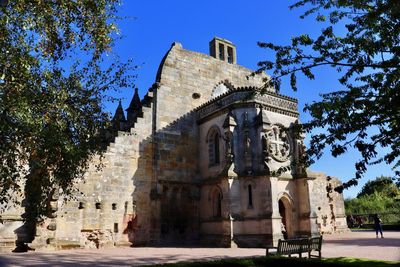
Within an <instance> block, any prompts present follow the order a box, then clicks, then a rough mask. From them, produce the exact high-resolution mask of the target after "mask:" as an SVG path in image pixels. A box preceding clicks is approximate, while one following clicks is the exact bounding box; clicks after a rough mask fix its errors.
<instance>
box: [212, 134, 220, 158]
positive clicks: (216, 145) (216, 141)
mask: <svg viewBox="0 0 400 267" xmlns="http://www.w3.org/2000/svg"><path fill="white" fill-rule="evenodd" d="M213 149H214V163H215V164H219V136H218V134H215V135H214V147H213Z"/></svg>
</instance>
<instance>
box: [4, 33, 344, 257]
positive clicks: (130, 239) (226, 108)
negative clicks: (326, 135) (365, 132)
mask: <svg viewBox="0 0 400 267" xmlns="http://www.w3.org/2000/svg"><path fill="white" fill-rule="evenodd" d="M210 52H211V55H212V56H208V55H204V54H200V53H196V52H192V51H188V50H185V49H183V48H182V45H181V44H179V43H174V44H173V45H172V47H171V49H170V50H169V51H168V52H167V54H166V55H165V57H164V58H163V60H162V62H161V64H160V67H159V69H158V72H157V77H156V82H155V83H154V84H153V86H152V87H151V88H150V89H149V91H148V92H147V94H146V95H145V97H144V98H143V99H142V100H140V98H139V96H138V92H137V90H136V91H135V94H134V97H133V99H132V101H131V103H130V106H129V107H128V109H127V110H126V111H127V116H126V117H125V114H124V111H123V109H122V105H121V104H120V105H119V106H118V108H117V110H116V114H115V116H114V119H113V124H114V130H115V131H116V137H115V140H114V141H113V142H111V143H110V145H109V146H108V148H107V151H106V153H105V154H104V156H103V159H102V166H103V167H102V168H101V169H100V170H99V169H98V168H97V165H98V163H99V159H98V158H93V160H92V163H91V165H90V167H89V169H88V171H87V174H86V175H85V179H84V180H82V181H78V182H77V187H78V188H79V189H80V192H81V193H82V194H78V195H77V196H75V198H74V200H69V201H66V200H64V197H63V196H62V193H61V194H60V195H59V196H58V195H55V196H54V198H53V199H52V202H51V206H52V210H53V211H54V212H53V215H54V216H52V217H53V218H48V219H46V220H45V221H44V222H43V223H41V224H40V225H38V227H37V233H36V236H35V240H34V241H33V243H32V244H30V246H31V247H35V248H38V249H39V248H46V249H51V248H56V249H62V248H70V247H92V248H101V247H107V246H118V245H132V244H133V245H134V246H142V245H192V244H200V243H201V244H206V245H210V246H225V247H229V246H243V247H257V246H258V247H265V245H268V244H273V243H276V242H277V240H278V239H279V238H283V232H282V229H283V228H285V231H286V233H285V235H286V234H287V235H288V236H289V237H295V236H300V235H308V236H310V235H315V234H317V233H318V232H324V233H328V232H334V231H340V230H345V229H346V224H345V219H344V218H345V216H344V207H343V198H342V196H341V195H339V194H337V193H335V192H334V191H332V192H329V193H328V191H327V190H326V188H327V187H329V186H335V185H336V184H338V183H339V181H338V180H337V179H326V178H327V177H326V176H325V175H324V174H321V173H311V172H310V171H307V172H304V170H303V169H302V168H301V166H295V168H292V169H291V171H286V172H284V173H283V174H282V175H280V176H276V177H275V176H274V175H273V174H274V171H277V170H278V169H279V168H280V167H285V166H288V165H293V166H294V165H296V164H295V163H296V162H297V159H298V157H299V155H300V153H302V151H303V140H302V139H295V138H294V136H293V135H292V133H291V132H290V130H287V129H290V127H291V125H293V124H295V123H298V117H299V114H298V111H297V100H296V99H293V98H290V97H286V96H282V95H280V94H277V93H276V92H275V90H274V89H273V88H269V89H268V90H267V93H266V94H265V95H258V94H254V92H255V91H256V89H257V88H260V87H261V86H262V85H263V78H265V77H266V76H265V75H263V74H262V75H255V76H254V75H251V73H252V71H251V70H248V69H246V68H244V67H242V66H239V65H237V64H236V60H237V58H236V48H235V46H234V45H233V44H232V43H230V42H229V41H227V40H224V39H220V38H215V39H213V40H212V41H211V42H210ZM21 212H22V210H21V209H17V210H14V211H9V212H8V213H5V214H2V215H1V216H2V218H13V220H12V221H11V220H9V221H7V220H5V221H4V222H3V223H2V224H1V225H0V227H1V228H0V236H1V238H2V240H1V241H2V244H8V245H7V247H5V248H8V247H10V240H13V239H14V238H15V236H14V235H15V229H16V228H17V227H20V226H21V223H20V216H19V215H20V213H21ZM7 216H8V217H7ZM13 216H14V217H13ZM7 242H8V243H7ZM0 243H1V242H0ZM5 246H6V245H5ZM5 250H6V249H5Z"/></svg>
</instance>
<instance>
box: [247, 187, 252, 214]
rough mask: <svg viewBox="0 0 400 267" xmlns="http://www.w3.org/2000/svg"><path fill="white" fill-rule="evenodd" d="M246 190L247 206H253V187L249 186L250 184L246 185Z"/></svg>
mask: <svg viewBox="0 0 400 267" xmlns="http://www.w3.org/2000/svg"><path fill="white" fill-rule="evenodd" d="M247 191H248V193H249V208H252V207H253V189H252V188H251V185H250V184H249V185H248V186H247Z"/></svg>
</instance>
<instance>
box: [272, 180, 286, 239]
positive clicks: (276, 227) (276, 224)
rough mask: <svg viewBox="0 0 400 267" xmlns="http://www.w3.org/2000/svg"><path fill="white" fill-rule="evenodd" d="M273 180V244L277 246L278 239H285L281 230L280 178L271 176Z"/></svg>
mask: <svg viewBox="0 0 400 267" xmlns="http://www.w3.org/2000/svg"><path fill="white" fill-rule="evenodd" d="M269 180H270V182H271V196H272V197H271V200H272V215H271V236H272V245H273V246H277V245H278V240H279V239H283V235H282V231H281V222H282V217H281V215H280V214H279V203H278V201H279V199H278V193H279V192H278V178H276V177H270V178H269Z"/></svg>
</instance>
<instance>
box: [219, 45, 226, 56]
mask: <svg viewBox="0 0 400 267" xmlns="http://www.w3.org/2000/svg"><path fill="white" fill-rule="evenodd" d="M218 52H219V59H221V60H225V47H224V45H223V44H219V45H218Z"/></svg>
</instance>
